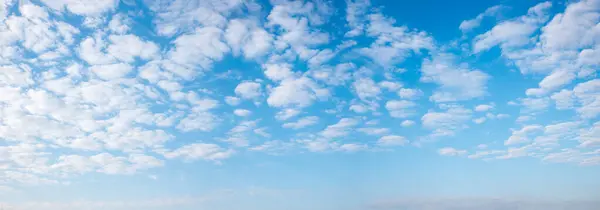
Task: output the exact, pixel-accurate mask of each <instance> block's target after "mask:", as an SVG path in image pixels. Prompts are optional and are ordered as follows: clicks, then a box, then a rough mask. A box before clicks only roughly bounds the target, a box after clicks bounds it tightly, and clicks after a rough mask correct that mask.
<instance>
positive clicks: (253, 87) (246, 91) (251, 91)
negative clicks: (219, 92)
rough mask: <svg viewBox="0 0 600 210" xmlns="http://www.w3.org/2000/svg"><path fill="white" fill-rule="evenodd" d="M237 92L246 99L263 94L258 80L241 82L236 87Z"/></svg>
mask: <svg viewBox="0 0 600 210" xmlns="http://www.w3.org/2000/svg"><path fill="white" fill-rule="evenodd" d="M235 94H236V95H238V96H240V97H241V98H244V99H254V100H256V99H258V98H259V97H260V96H262V87H261V85H260V84H259V83H256V82H248V81H246V82H241V83H240V84H238V85H237V87H235Z"/></svg>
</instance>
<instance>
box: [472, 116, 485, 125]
mask: <svg viewBox="0 0 600 210" xmlns="http://www.w3.org/2000/svg"><path fill="white" fill-rule="evenodd" d="M485 120H486V118H485V117H480V118H477V119H474V120H473V122H474V123H477V124H481V123H484V122H485Z"/></svg>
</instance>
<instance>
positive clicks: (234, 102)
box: [225, 96, 241, 106]
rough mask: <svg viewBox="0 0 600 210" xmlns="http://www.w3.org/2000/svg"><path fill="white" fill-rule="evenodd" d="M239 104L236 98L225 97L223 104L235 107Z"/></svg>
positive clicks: (238, 99)
mask: <svg viewBox="0 0 600 210" xmlns="http://www.w3.org/2000/svg"><path fill="white" fill-rule="evenodd" d="M240 102H241V100H240V98H238V97H234V96H225V103H227V104H229V105H230V106H237V105H239V104H240Z"/></svg>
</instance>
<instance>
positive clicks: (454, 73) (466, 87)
mask: <svg viewBox="0 0 600 210" xmlns="http://www.w3.org/2000/svg"><path fill="white" fill-rule="evenodd" d="M455 62H456V58H455V57H454V56H453V55H450V54H439V55H436V56H434V57H433V59H427V60H425V61H424V62H423V65H422V66H421V73H422V77H421V81H422V82H430V83H436V84H438V85H439V86H440V87H439V89H437V90H436V91H435V92H434V93H433V95H432V96H431V97H429V99H430V100H432V101H434V102H438V103H439V102H453V101H463V100H469V99H473V98H478V97H482V96H484V95H485V94H486V93H487V86H486V85H487V81H488V80H489V78H490V76H489V75H487V74H486V73H484V72H482V71H479V70H471V69H469V68H465V65H457V64H456V63H455Z"/></svg>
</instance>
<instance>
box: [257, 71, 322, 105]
mask: <svg viewBox="0 0 600 210" xmlns="http://www.w3.org/2000/svg"><path fill="white" fill-rule="evenodd" d="M329 95H330V93H329V90H328V89H325V88H322V87H320V86H319V85H318V84H316V83H315V82H314V81H313V80H311V79H309V78H307V77H300V78H292V79H286V80H283V81H282V82H281V84H279V86H277V87H275V88H273V90H272V92H271V94H270V95H269V98H268V99H267V103H268V104H269V105H270V106H273V107H289V106H298V107H306V106H309V105H311V104H312V103H313V101H315V100H317V99H325V98H327V97H329Z"/></svg>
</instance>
